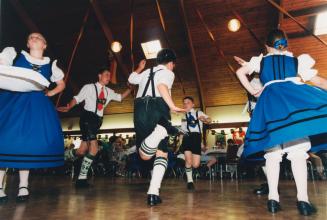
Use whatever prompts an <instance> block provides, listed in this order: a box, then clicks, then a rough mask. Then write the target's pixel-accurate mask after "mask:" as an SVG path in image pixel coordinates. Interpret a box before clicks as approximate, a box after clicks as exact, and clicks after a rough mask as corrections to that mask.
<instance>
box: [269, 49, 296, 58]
mask: <svg viewBox="0 0 327 220" xmlns="http://www.w3.org/2000/svg"><path fill="white" fill-rule="evenodd" d="M271 55H286V56H289V57H293V53H292V52H290V51H288V50H285V51H281V50H276V49H275V50H274V51H273V52H272V53H267V55H266V56H271Z"/></svg>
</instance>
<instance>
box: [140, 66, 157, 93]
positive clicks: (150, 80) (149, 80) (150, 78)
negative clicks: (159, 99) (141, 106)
mask: <svg viewBox="0 0 327 220" xmlns="http://www.w3.org/2000/svg"><path fill="white" fill-rule="evenodd" d="M153 77H154V72H153V67H151V69H150V74H149V79H148V81H147V82H146V85H145V88H144V91H143V94H142V98H143V97H145V95H146V93H147V91H148V89H149V85H150V82H151V87H152V97H156V92H155V89H154V81H153Z"/></svg>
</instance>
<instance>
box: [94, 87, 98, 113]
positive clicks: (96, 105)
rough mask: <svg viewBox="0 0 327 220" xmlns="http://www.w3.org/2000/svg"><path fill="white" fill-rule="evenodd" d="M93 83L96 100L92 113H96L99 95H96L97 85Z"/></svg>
mask: <svg viewBox="0 0 327 220" xmlns="http://www.w3.org/2000/svg"><path fill="white" fill-rule="evenodd" d="M93 85H94V89H95V100H96V102H95V111H94V113H95V114H97V112H98V96H99V95H98V90H97V86H96V85H95V84H93Z"/></svg>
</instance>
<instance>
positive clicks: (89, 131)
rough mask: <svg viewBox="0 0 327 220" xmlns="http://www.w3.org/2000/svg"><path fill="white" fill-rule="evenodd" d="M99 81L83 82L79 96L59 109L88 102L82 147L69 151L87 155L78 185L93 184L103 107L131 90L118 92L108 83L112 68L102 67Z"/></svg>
mask: <svg viewBox="0 0 327 220" xmlns="http://www.w3.org/2000/svg"><path fill="white" fill-rule="evenodd" d="M97 74H98V82H97V83H91V84H86V85H84V86H83V88H82V89H81V91H80V92H79V93H78V95H77V96H74V98H73V99H72V100H71V101H70V102H69V104H67V106H64V107H59V108H58V111H61V112H68V111H70V109H72V108H73V107H74V106H75V105H77V104H79V103H81V102H83V101H84V102H85V105H84V109H83V112H82V114H81V117H80V122H79V125H80V129H81V132H82V142H81V145H80V147H79V148H78V149H71V150H68V151H66V152H65V157H66V159H71V160H74V159H76V157H77V156H84V155H85V156H84V158H83V162H82V166H81V170H80V173H79V175H78V178H77V180H76V182H75V186H76V188H85V187H89V186H90V184H89V183H88V182H87V174H88V171H89V169H90V167H91V165H92V162H93V160H94V158H95V156H96V154H97V153H98V151H99V147H98V141H97V134H98V130H99V129H100V127H101V125H102V120H103V111H104V109H105V107H106V106H107V105H108V104H109V102H110V101H112V100H114V101H117V102H121V101H122V100H123V99H124V98H126V97H127V96H128V95H129V94H130V93H131V89H130V88H128V89H127V90H126V91H125V92H124V93H123V94H117V93H115V91H114V90H112V89H110V88H108V87H107V85H108V84H109V82H110V74H111V73H110V72H109V70H108V69H107V68H101V69H100V70H99V71H98V72H97Z"/></svg>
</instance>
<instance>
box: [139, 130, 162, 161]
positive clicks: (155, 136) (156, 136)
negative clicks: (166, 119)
mask: <svg viewBox="0 0 327 220" xmlns="http://www.w3.org/2000/svg"><path fill="white" fill-rule="evenodd" d="M167 136H168V133H167V131H166V129H165V128H164V127H162V126H161V125H157V126H156V127H155V129H154V130H153V132H152V133H151V134H150V135H149V136H148V137H147V138H145V140H144V141H143V142H142V144H141V147H140V150H141V151H142V153H143V154H144V155H145V156H148V157H152V156H153V155H155V154H156V152H157V148H158V145H159V143H160V141H161V140H163V139H164V138H165V137H167Z"/></svg>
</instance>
